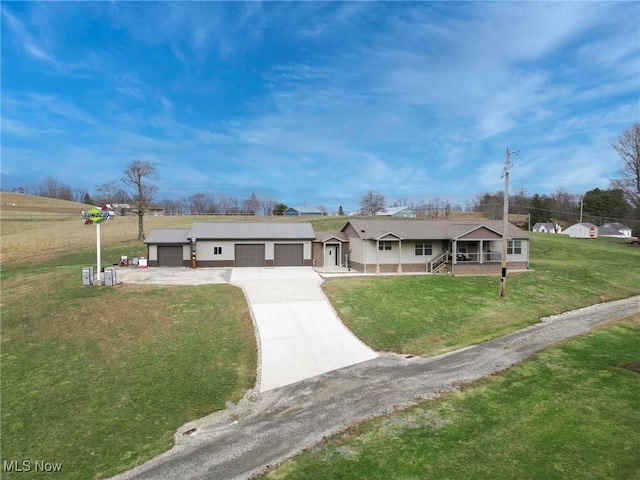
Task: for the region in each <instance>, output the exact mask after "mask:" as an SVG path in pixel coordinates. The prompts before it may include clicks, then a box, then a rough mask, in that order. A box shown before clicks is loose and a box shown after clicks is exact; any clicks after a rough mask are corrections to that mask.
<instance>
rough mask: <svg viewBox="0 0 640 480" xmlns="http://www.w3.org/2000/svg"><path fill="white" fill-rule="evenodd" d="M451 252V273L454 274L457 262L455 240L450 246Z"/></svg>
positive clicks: (456, 244) (456, 243)
mask: <svg viewBox="0 0 640 480" xmlns="http://www.w3.org/2000/svg"><path fill="white" fill-rule="evenodd" d="M451 248H452V250H453V252H451V275H455V274H456V264H457V263H458V242H457V240H454V241H453V247H451Z"/></svg>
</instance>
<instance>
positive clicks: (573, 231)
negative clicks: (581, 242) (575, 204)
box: [562, 222, 598, 238]
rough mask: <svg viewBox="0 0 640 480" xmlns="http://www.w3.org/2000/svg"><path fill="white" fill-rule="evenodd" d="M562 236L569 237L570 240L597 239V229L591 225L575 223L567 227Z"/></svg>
mask: <svg viewBox="0 0 640 480" xmlns="http://www.w3.org/2000/svg"><path fill="white" fill-rule="evenodd" d="M562 234H563V235H569V236H570V237H571V238H597V237H598V227H597V226H595V225H594V224H593V223H587V222H583V223H576V224H575V225H571V226H570V227H567V228H566V229H565V230H564V231H563V232H562Z"/></svg>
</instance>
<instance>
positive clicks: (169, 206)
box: [160, 198, 184, 215]
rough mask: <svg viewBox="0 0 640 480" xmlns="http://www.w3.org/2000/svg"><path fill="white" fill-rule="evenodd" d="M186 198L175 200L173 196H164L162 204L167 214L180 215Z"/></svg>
mask: <svg viewBox="0 0 640 480" xmlns="http://www.w3.org/2000/svg"><path fill="white" fill-rule="evenodd" d="M183 202H184V199H182V198H180V199H179V200H174V199H172V198H163V199H162V200H160V205H162V208H163V209H164V214H165V215H180V214H181V213H182V206H183Z"/></svg>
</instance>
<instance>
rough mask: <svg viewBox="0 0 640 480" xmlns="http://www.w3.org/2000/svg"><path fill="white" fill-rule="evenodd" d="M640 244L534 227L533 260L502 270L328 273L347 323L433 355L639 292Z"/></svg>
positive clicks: (384, 341) (374, 342)
mask: <svg viewBox="0 0 640 480" xmlns="http://www.w3.org/2000/svg"><path fill="white" fill-rule="evenodd" d="M639 266H640V248H639V247H637V246H633V245H629V244H627V243H625V242H621V241H617V240H605V239H599V240H595V241H594V240H580V239H572V238H568V237H565V236H558V235H548V234H547V235H545V234H538V235H534V236H533V239H532V242H531V268H532V271H529V272H525V273H517V274H515V273H514V274H509V275H508V277H507V296H506V298H501V297H500V296H499V295H498V294H499V290H500V279H499V278H496V277H449V276H446V275H436V276H426V275H420V276H401V277H396V276H381V277H355V278H339V279H329V280H326V281H325V282H324V283H323V288H324V290H325V292H326V293H327V295H328V297H329V298H330V300H331V302H332V303H333V305H334V307H335V308H336V310H337V311H338V313H339V315H340V318H341V319H342V320H343V321H344V323H345V324H346V325H347V326H348V327H349V328H350V329H351V330H352V331H353V332H354V333H355V334H356V335H357V336H358V337H359V338H361V339H362V340H363V341H364V342H365V343H367V344H369V345H370V346H372V347H373V348H374V349H376V350H382V351H394V352H399V353H412V354H416V355H423V356H428V355H433V354H437V353H442V352H444V351H449V350H453V349H455V348H458V347H462V346H465V345H470V344H475V343H479V342H482V341H484V340H487V339H490V338H494V337H497V336H499V335H502V334H505V333H508V332H511V331H513V330H515V329H517V328H519V327H523V326H526V325H530V324H532V323H535V322H537V321H538V319H539V318H540V317H543V316H547V315H552V314H556V313H561V312H564V311H567V310H571V309H574V308H579V307H583V306H586V305H592V304H594V303H598V302H602V301H607V300H615V299H619V298H625V297H629V296H632V295H637V294H640V267H639Z"/></svg>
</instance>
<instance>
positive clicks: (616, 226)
mask: <svg viewBox="0 0 640 480" xmlns="http://www.w3.org/2000/svg"><path fill="white" fill-rule="evenodd" d="M600 228H613V229H615V230H619V231H621V230H631V228H629V227H627V226H626V225H623V224H622V223H605V224H604V225H602V227H600Z"/></svg>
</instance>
